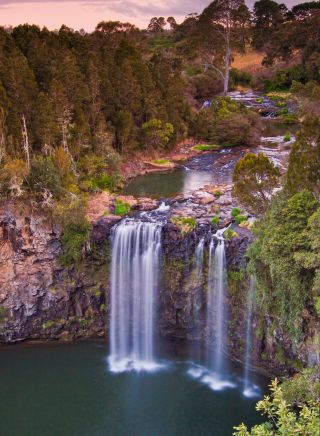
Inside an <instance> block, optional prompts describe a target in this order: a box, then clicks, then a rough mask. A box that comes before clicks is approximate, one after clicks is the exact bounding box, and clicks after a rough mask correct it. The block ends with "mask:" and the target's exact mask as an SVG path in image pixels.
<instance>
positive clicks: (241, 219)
mask: <svg viewBox="0 0 320 436" xmlns="http://www.w3.org/2000/svg"><path fill="white" fill-rule="evenodd" d="M234 219H235V222H236V223H237V224H241V223H243V222H244V221H247V217H246V216H245V215H237V216H235V217H234Z"/></svg>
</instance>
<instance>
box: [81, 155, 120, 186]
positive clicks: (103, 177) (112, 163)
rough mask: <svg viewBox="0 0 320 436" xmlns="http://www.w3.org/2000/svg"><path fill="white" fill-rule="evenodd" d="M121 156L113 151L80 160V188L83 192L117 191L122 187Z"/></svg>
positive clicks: (87, 156)
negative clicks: (120, 173)
mask: <svg viewBox="0 0 320 436" xmlns="http://www.w3.org/2000/svg"><path fill="white" fill-rule="evenodd" d="M119 163H120V156H119V154H118V153H116V152H115V151H113V150H108V152H107V151H106V154H105V155H104V156H103V157H101V156H96V155H94V154H88V155H86V156H83V158H81V159H80V161H79V164H78V169H79V171H80V177H79V186H80V188H81V189H82V190H83V191H89V192H90V191H97V190H99V189H101V190H108V191H111V192H113V191H115V190H116V189H117V188H118V187H119V186H120V185H121V181H122V180H121V177H120V175H119V173H118V171H119Z"/></svg>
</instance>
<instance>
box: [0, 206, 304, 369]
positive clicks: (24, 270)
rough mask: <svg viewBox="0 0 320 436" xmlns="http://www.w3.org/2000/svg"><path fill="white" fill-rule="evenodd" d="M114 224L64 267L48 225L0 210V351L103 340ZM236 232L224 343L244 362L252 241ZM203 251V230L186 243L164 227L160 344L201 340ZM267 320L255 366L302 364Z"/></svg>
mask: <svg viewBox="0 0 320 436" xmlns="http://www.w3.org/2000/svg"><path fill="white" fill-rule="evenodd" d="M113 224H114V223H112V222H110V220H107V219H105V218H101V219H100V220H98V221H97V222H96V223H95V224H94V226H93V230H92V234H91V250H88V253H87V254H86V255H85V256H84V260H83V261H82V262H81V264H79V265H77V266H72V267H65V266H62V265H61V263H60V261H59V255H60V253H61V251H62V247H61V243H60V239H59V238H60V235H59V232H58V230H57V229H55V228H53V227H52V224H51V223H50V220H48V219H46V218H45V217H44V216H43V215H41V214H39V213H37V212H35V211H31V209H30V208H29V207H27V206H24V207H21V205H19V207H16V206H15V205H14V204H12V203H7V204H6V205H5V206H3V207H1V208H0V343H10V342H15V341H21V340H26V339H33V340H34V339H37V340H50V339H60V340H72V339H76V338H87V337H97V336H101V337H104V336H106V334H107V330H108V320H109V313H110V307H109V300H110V299H109V272H108V268H109V263H110V246H109V236H110V231H111V228H112V225H113ZM239 230H240V237H239V238H235V239H231V240H230V241H226V258H227V267H228V285H229V286H228V298H227V301H226V303H227V307H228V320H227V321H226V328H227V329H228V331H229V342H228V343H227V344H225V345H226V351H227V352H228V353H229V354H230V355H232V357H233V358H234V359H237V360H243V357H244V350H245V331H246V318H247V308H246V302H247V290H248V283H247V281H246V278H245V277H244V273H243V270H244V267H245V264H246V259H245V252H246V248H247V245H248V243H249V242H250V239H251V236H250V233H247V231H246V230H242V231H241V229H239ZM200 238H204V240H205V243H204V256H203V266H202V267H203V270H202V274H198V273H197V271H196V269H195V251H196V246H197V244H198V242H199V240H200ZM209 243H210V226H209V225H206V224H202V225H199V226H198V227H197V228H196V229H195V230H194V231H193V232H191V233H188V234H186V235H181V232H180V230H179V229H178V228H177V227H175V226H174V225H173V224H170V223H168V224H166V225H165V226H164V227H163V234H162V247H163V250H162V251H163V253H162V259H161V262H162V274H161V282H160V286H159V298H158V306H157V312H158V314H157V315H158V316H157V319H158V328H157V331H159V333H160V334H161V335H162V336H164V337H167V338H169V339H184V340H185V339H187V340H205V330H204V325H205V316H206V312H205V308H206V298H207V282H206V280H207V278H206V277H207V272H208V247H209ZM268 317H269V315H268V314H259V313H256V315H255V318H254V320H253V331H254V332H255V337H254V340H253V349H252V356H253V361H254V363H255V364H256V366H259V367H264V368H266V369H267V370H272V371H273V372H275V373H276V372H281V371H284V370H286V369H288V368H290V367H292V366H293V367H294V363H297V362H298V361H302V362H306V361H307V358H308V354H310V353H309V351H308V347H307V346H306V344H298V345H294V344H293V342H292V340H291V339H290V337H289V336H288V335H286V334H285V333H284V334H281V335H280V334H279V332H274V331H273V330H272V329H270V330H269V331H268V334H267V335H265V334H264V335H263V336H261V335H259V323H260V322H261V319H262V318H263V319H264V320H267V319H268ZM306 342H307V339H306V340H305V343H306ZM271 362H273V363H272V364H271ZM299 364H300V363H299Z"/></svg>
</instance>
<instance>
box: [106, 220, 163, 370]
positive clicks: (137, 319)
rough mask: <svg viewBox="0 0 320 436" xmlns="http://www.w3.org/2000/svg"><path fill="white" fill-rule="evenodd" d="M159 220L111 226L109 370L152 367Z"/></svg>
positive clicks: (158, 257)
mask: <svg viewBox="0 0 320 436" xmlns="http://www.w3.org/2000/svg"><path fill="white" fill-rule="evenodd" d="M160 254H161V224H160V223H156V222H142V221H134V220H130V219H127V220H124V221H122V222H121V223H120V224H119V225H117V226H116V227H115V228H114V232H113V238H112V262H111V317H110V346H111V352H110V356H109V365H110V370H111V371H113V372H123V371H127V370H132V369H134V370H137V371H139V370H153V369H155V368H156V367H157V364H156V363H155V360H154V350H153V348H154V344H153V336H154V309H155V307H154V306H155V296H156V294H157V287H158V269H159V259H160Z"/></svg>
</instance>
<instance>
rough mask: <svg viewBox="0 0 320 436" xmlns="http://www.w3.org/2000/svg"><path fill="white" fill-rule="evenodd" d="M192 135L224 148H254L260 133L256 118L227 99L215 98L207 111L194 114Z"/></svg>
mask: <svg viewBox="0 0 320 436" xmlns="http://www.w3.org/2000/svg"><path fill="white" fill-rule="evenodd" d="M190 130H191V134H192V135H193V136H194V137H195V138H197V139H200V140H204V141H208V142H213V143H214V144H225V145H227V146H236V145H245V144H246V145H254V144H256V143H258V141H259V138H260V133H261V131H262V126H261V122H260V119H259V116H258V115H257V114H255V113H254V112H252V111H250V110H248V109H247V108H246V107H245V106H242V105H241V104H239V103H237V102H235V101H233V100H231V99H230V98H229V97H224V98H222V97H217V98H215V99H214V100H213V102H212V104H211V106H210V108H208V109H202V110H200V111H199V112H197V113H195V114H194V116H193V119H192V122H191V127H190Z"/></svg>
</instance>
